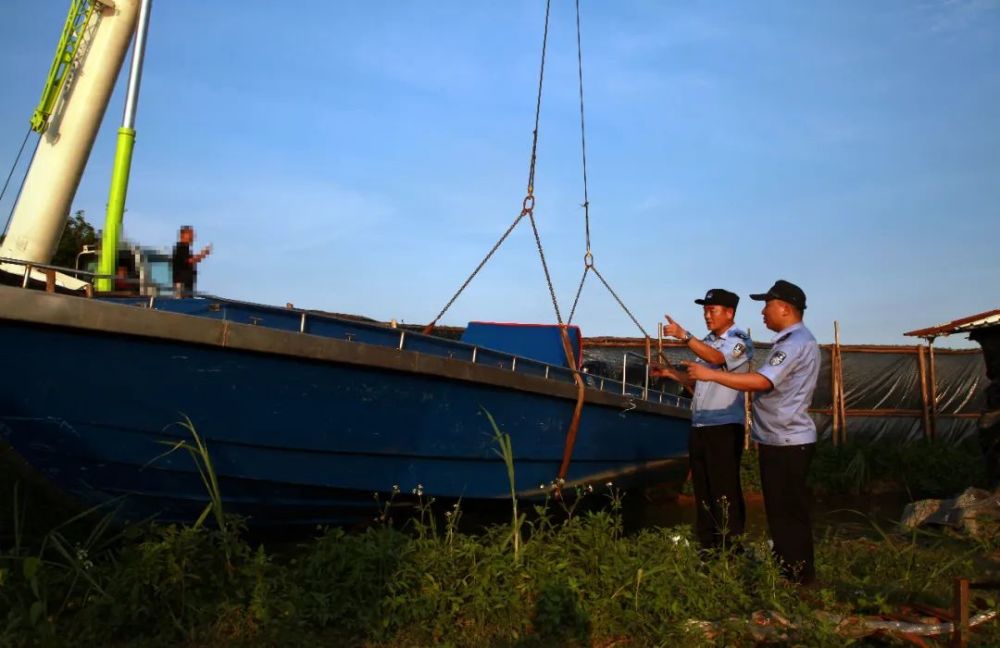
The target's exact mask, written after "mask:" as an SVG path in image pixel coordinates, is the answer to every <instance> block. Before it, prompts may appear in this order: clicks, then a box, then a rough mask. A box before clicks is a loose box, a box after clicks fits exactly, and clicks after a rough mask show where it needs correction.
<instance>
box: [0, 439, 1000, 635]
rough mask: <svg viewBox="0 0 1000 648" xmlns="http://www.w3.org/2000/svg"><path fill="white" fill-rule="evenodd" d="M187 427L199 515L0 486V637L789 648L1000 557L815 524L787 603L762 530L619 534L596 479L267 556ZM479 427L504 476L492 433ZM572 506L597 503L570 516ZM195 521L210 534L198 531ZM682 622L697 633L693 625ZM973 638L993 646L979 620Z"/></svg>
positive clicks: (991, 550) (921, 599)
mask: <svg viewBox="0 0 1000 648" xmlns="http://www.w3.org/2000/svg"><path fill="white" fill-rule="evenodd" d="M188 423H190V422H188ZM187 429H188V431H189V432H190V433H191V434H192V439H193V441H192V442H191V443H189V444H188V445H187V446H186V447H185V446H177V448H176V449H182V448H183V449H185V450H187V451H188V452H191V453H194V454H193V458H195V460H196V462H197V461H204V463H203V464H201V468H202V469H203V472H202V473H201V474H202V476H203V479H205V481H206V487H207V488H208V491H209V494H210V497H209V500H210V505H209V506H211V507H213V508H211V509H206V513H205V515H203V516H202V518H201V520H200V521H199V523H198V524H193V525H190V526H177V525H169V526H157V525H143V526H139V527H125V528H116V527H114V526H113V525H111V524H110V515H105V516H104V517H98V516H96V513H95V512H90V514H89V515H88V516H86V518H85V519H70V520H69V521H68V522H67V523H64V524H60V525H55V526H53V527H52V528H50V529H47V530H45V531H36V530H37V529H40V528H41V527H42V526H44V525H43V524H42V523H39V522H36V521H34V518H37V517H42V518H44V515H45V510H44V506H43V504H41V503H38V502H39V501H40V500H37V499H33V497H34V495H33V494H32V493H24V492H22V490H21V486H20V485H16V486H14V487H12V489H11V490H12V491H13V494H14V496H15V505H14V506H12V507H11V508H12V510H11V511H10V513H13V514H14V517H13V518H12V519H11V523H13V524H16V525H17V526H16V527H15V531H14V533H13V534H7V535H2V536H0V538H2V539H0V646H61V645H114V646H122V645H137V646H139V645H141V646H158V645H162V646H174V645H192V646H202V645H213V646H251V645H253V646H256V645H268V646H285V645H287V646H298V645H308V644H317V645H355V646H367V647H371V648H377V647H383V646H386V647H388V646H422V645H442V646H469V645H481V646H510V647H512V648H513V647H521V648H529V647H533V646H539V647H541V646H546V647H547V646H567V647H568V646H602V647H609V646H612V645H614V646H626V645H627V646H676V645H685V646H688V645H691V646H697V645H733V646H741V645H755V644H756V643H757V641H758V639H757V638H755V635H754V633H753V631H754V628H753V627H752V626H751V625H749V624H748V623H746V621H747V620H748V619H750V618H751V616H752V615H753V614H754V613H755V612H759V611H762V610H763V611H767V612H769V613H771V614H776V615H779V616H780V617H783V618H787V619H789V620H791V622H792V623H793V624H794V626H795V628H794V634H795V637H794V641H795V642H797V643H800V644H802V645H810V646H841V645H844V644H845V643H846V642H847V640H846V639H845V638H844V637H842V636H840V635H838V634H837V633H836V629H835V627H834V626H833V624H831V623H830V622H829V620H827V618H825V617H822V616H817V614H816V611H817V610H823V611H825V612H827V613H830V614H835V615H846V614H858V613H863V614H877V613H885V612H889V611H892V610H894V609H897V608H898V607H899V606H900V605H904V604H914V603H918V604H923V605H930V606H935V607H944V608H947V607H948V606H949V604H950V600H951V587H952V582H953V579H954V578H955V577H959V576H971V575H976V574H981V573H983V572H984V570H985V569H996V567H997V562H998V560H997V559H998V556H1000V539H996V538H993V539H987V540H980V541H971V540H968V539H964V538H960V537H957V536H954V535H950V534H947V533H931V532H918V533H909V534H899V533H895V532H890V531H889V530H886V529H878V528H877V527H876V531H877V533H876V536H875V538H874V539H872V538H858V537H852V536H847V535H843V534H841V533H839V532H838V531H837V530H836V529H834V530H830V531H828V532H827V533H826V535H824V536H823V537H821V538H818V542H817V569H818V577H819V580H820V582H821V583H822V584H823V587H822V589H821V590H819V591H817V592H813V593H812V594H811V595H810V596H808V597H806V596H803V593H802V591H801V590H800V589H799V588H798V587H796V586H794V585H791V584H789V583H788V582H786V581H784V580H783V579H782V578H781V577H780V575H779V570H778V569H777V566H776V565H775V564H774V563H773V562H772V560H771V559H770V553H769V551H768V550H767V545H766V539H765V538H750V539H748V541H747V542H746V543H745V545H744V546H745V547H746V548H747V551H743V552H736V551H732V550H728V551H721V552H717V553H716V554H714V555H711V556H708V557H706V556H703V555H699V552H698V551H697V545H696V542H695V541H694V539H693V538H692V535H691V531H690V529H689V528H688V527H677V528H669V527H647V528H643V529H640V530H638V531H637V532H634V533H626V532H625V531H624V525H623V522H622V518H621V510H622V501H623V498H625V497H628V496H627V495H623V494H622V493H620V492H618V491H617V490H615V489H614V488H613V487H610V486H609V487H605V488H601V489H598V492H589V491H586V490H579V491H573V492H569V491H567V492H565V493H564V498H565V499H563V500H559V501H553V502H552V506H548V505H546V506H540V507H536V510H535V511H534V515H530V516H527V515H525V514H524V512H519V511H518V509H517V508H516V504H517V501H516V498H515V497H512V509H513V510H512V516H511V519H510V521H509V522H507V523H503V524H495V525H493V526H489V527H487V528H486V529H485V530H481V531H478V532H476V533H469V532H467V531H464V530H463V529H462V528H460V520H461V513H462V511H461V507H460V506H459V505H452V506H449V507H447V508H446V510H444V511H440V510H437V509H436V507H435V501H434V499H433V497H431V496H429V495H427V496H425V495H424V494H423V492H422V489H420V491H421V492H419V493H414V495H415V497H416V500H417V507H416V511H417V515H415V516H414V517H411V518H409V519H407V520H405V521H398V520H397V521H394V520H393V519H392V518H391V517H389V516H388V515H387V514H386V512H387V511H388V510H389V507H388V506H386V505H385V503H383V502H373V513H375V514H376V515H378V514H379V513H381V515H378V517H377V519H378V522H377V523H376V524H374V525H373V526H371V527H370V528H367V529H365V530H363V531H358V532H352V533H349V532H347V531H345V530H343V529H338V528H330V529H328V528H317V529H315V530H314V532H313V533H311V534H310V535H309V536H307V537H303V538H300V540H299V541H298V542H297V543H296V544H294V545H293V546H283V547H280V548H270V549H269V548H268V547H266V546H265V545H264V544H262V543H260V542H259V541H258V540H255V539H254V538H253V537H252V536H248V535H247V533H246V532H245V530H244V529H243V528H242V527H241V525H240V522H239V520H237V519H234V518H232V517H228V516H226V515H225V512H224V511H223V510H222V507H221V502H222V493H221V492H220V491H219V488H218V482H217V480H216V479H215V477H214V472H213V471H212V470H211V461H210V454H209V448H207V447H206V446H205V444H204V442H203V441H201V439H200V438H199V437H198V436H197V432H196V431H195V430H194V426H190V427H188V428H187ZM494 431H495V434H496V438H497V444H498V448H499V454H500V455H502V456H503V457H504V458H505V459H504V460H505V463H506V464H507V468H508V471H510V473H511V474H512V473H513V470H514V466H513V461H512V460H511V459H510V458H511V457H512V456H513V449H512V448H511V447H510V443H509V437H506V438H505V435H503V433H501V432H500V431H499V430H498V429H496V428H495V427H494ZM879 456H880V455H879V454H877V453H872V455H871V457H870V458H867V459H866V461H867V462H868V463H867V465H868V466H871V467H872V470H870V471H869V472H868V474H869V475H870V476H871V477H870V479H871V478H873V477H875V476H877V475H879V474H881V473H880V472H879V471H880V470H881V469H880V468H878V466H879V463H878V462H879V461H880V459H878V457H879ZM914 456H919V457H922V458H923V459H922V460H925V459H926V456H925V455H917V454H915V455H914ZM827 459H828V463H827V464H823V463H822V462H818V465H819V466H821V467H822V466H839V465H841V464H839V463H837V462H850V461H852V460H853V457H852V456H851V453H850V451H849V450H848V449H838V450H837V454H831V455H827ZM914 465H919V461H917V462H915V464H914ZM824 470H827V468H823V469H821V470H820V471H819V474H820V476H821V477H822V476H823V475H824ZM906 470H909V468H905V469H900V472H899V473H898V474H902V475H904V476H905V475H907V474H908V473H907V472H906ZM824 479H828V478H826V477H824ZM213 484H214V486H212V485H213ZM937 486H940V482H939V483H938V484H937ZM396 493H397V491H396V490H395V489H394V491H393V497H395V496H396ZM582 499H591V500H594V499H598V500H599V501H602V502H604V506H603V507H595V506H584V507H580V509H579V510H584V509H585V510H586V512H583V513H576V511H577V510H578V509H577V505H578V504H579V503H580V501H581V500H582ZM209 511H211V513H209ZM209 515H212V517H213V518H214V517H215V516H218V518H217V519H216V521H217V522H218V523H217V524H214V525H208V524H203V523H201V522H204V521H205V520H206V519H207V518H208V517H209ZM441 519H443V520H444V522H443V524H439V523H438V522H437V521H438V520H441ZM0 524H4V525H6V524H8V522H7V520H3V521H0ZM512 555H513V556H514V559H513V560H512V559H511V558H512ZM995 594H996V592H988V591H980V592H978V593H977V596H980V597H981V598H982V599H983V600H981V601H979V603H980V604H981V605H984V606H990V607H996V606H997V605H998V601H997V600H996V597H995V596H994V595H995ZM697 621H711V622H713V627H714V628H715V629H714V630H713V632H712V634H711V635H708V634H706V632H705V630H704V629H703V628H702V627H701V626H699V625H697V624H696V623H693V622H697ZM879 641H880V642H881V644H880V645H884V643H886V642H888V643H893V642H897V640H896V639H894V638H892V637H883V638H882V639H880V640H879ZM972 645H983V646H987V645H1000V627H998V624H996V623H993V624H991V625H989V626H987V627H985V628H984V629H983V630H982V631H981V633H980V634H978V635H974V641H973V644H972Z"/></svg>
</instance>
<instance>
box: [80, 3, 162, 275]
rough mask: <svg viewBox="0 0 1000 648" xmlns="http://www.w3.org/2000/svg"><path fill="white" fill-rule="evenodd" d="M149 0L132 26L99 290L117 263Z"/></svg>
mask: <svg viewBox="0 0 1000 648" xmlns="http://www.w3.org/2000/svg"><path fill="white" fill-rule="evenodd" d="M151 4H152V0H142V4H140V5H139V23H138V24H137V25H136V28H135V48H134V49H133V50H132V67H131V69H130V70H129V79H128V91H127V93H126V95H125V114H124V115H123V116H122V127H121V128H119V129H118V143H117V146H116V148H115V166H114V170H113V171H112V172H111V189H110V190H109V192H108V211H107V214H106V215H105V218H104V233H103V234H102V235H101V256H100V259H99V260H98V264H97V272H98V273H99V274H100V275H102V276H101V277H99V278H98V279H97V280H96V281H95V283H94V286H95V288H96V289H97V290H99V291H104V292H107V291H110V290H111V289H112V287H113V286H114V283H113V281H114V280H113V276H114V274H115V270H116V269H117V262H118V241H119V240H120V238H121V229H122V220H123V217H124V215H125V196H126V194H127V193H128V178H129V173H130V172H131V170H132V150H133V149H134V148H135V111H136V107H137V106H138V103H139V84H140V82H141V81H142V61H143V58H144V56H145V54H146V32H147V31H148V28H149V9H150V5H151Z"/></svg>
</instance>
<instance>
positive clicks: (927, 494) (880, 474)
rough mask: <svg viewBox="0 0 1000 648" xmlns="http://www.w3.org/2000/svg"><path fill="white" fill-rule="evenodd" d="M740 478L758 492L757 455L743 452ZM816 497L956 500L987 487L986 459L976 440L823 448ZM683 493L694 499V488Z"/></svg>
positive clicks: (815, 465) (813, 474)
mask: <svg viewBox="0 0 1000 648" xmlns="http://www.w3.org/2000/svg"><path fill="white" fill-rule="evenodd" d="M740 479H741V480H742V483H743V490H744V492H747V493H753V492H760V470H759V468H758V466H757V454H756V453H755V452H753V450H748V451H746V452H744V453H743V461H742V464H741V466H740ZM809 485H810V487H811V488H812V490H813V492H815V493H817V494H820V495H829V494H852V495H861V494H871V493H887V492H895V493H905V494H906V495H908V496H909V497H910V498H912V499H920V498H934V497H953V496H954V495H956V494H957V493H959V492H961V491H962V490H964V489H965V488H967V487H969V486H982V487H985V485H986V470H985V464H984V462H983V454H982V450H981V449H980V447H979V445H978V444H977V443H976V442H975V440H974V439H973V440H969V441H967V442H964V443H961V444H948V443H942V442H934V441H924V440H921V441H915V442H913V443H907V444H900V443H896V442H889V441H877V442H874V443H863V442H852V443H848V444H845V445H842V446H836V447H835V446H834V445H833V444H831V443H829V442H823V443H820V444H819V446H818V447H817V448H816V455H815V457H814V458H813V462H812V466H811V467H810V469H809ZM684 492H685V493H686V494H688V495H690V494H692V489H691V484H690V482H688V483H687V484H685V487H684Z"/></svg>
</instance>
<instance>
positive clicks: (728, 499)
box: [688, 423, 747, 549]
mask: <svg viewBox="0 0 1000 648" xmlns="http://www.w3.org/2000/svg"><path fill="white" fill-rule="evenodd" d="M688 456H689V458H690V462H691V482H692V484H693V485H694V503H695V509H696V510H697V513H696V515H697V517H696V519H695V534H696V535H697V536H698V542H700V543H701V546H702V547H704V548H706V549H713V548H716V547H720V546H722V545H723V544H725V545H726V546H729V545H730V544H731V542H732V540H731V538H732V537H733V536H739V535H743V531H744V528H745V525H746V517H747V515H746V504H745V503H744V502H743V489H742V488H741V487H740V458H741V457H742V456H743V426H742V425H739V424H737V423H733V424H729V425H709V426H704V427H694V426H692V427H691V437H690V441H689V443H688Z"/></svg>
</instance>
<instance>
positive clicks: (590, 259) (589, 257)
mask: <svg viewBox="0 0 1000 648" xmlns="http://www.w3.org/2000/svg"><path fill="white" fill-rule="evenodd" d="M576 62H577V72H578V75H577V76H578V78H579V81H580V150H581V152H582V158H583V205H581V206H582V207H583V226H584V234H585V236H586V244H587V251H586V253H585V254H584V255H583V275H582V276H581V277H580V285H579V286H578V287H577V289H576V297H575V298H574V299H573V307H572V308H571V309H570V311H569V319H568V320H566V323H567V324H569V323H571V322H572V321H573V315H574V314H575V313H576V307H577V305H578V304H579V303H580V294H581V293H582V292H583V284H584V282H586V280H587V273H589V272H593V273H594V275H595V276H597V278H598V279H599V280H600V281H601V283H602V284H604V287H605V288H607V289H608V292H609V293H611V296H612V297H614V298H615V301H616V302H618V305H619V306H621V307H622V310H624V311H625V314H626V315H628V316H629V319H631V320H632V323H633V324H635V325H636V326H637V327H638V328H639V330H640V331H642V334H643V336H645V337H646V338H647V339H649V333H647V332H646V329H644V328H643V327H642V324H640V323H639V320H638V319H636V317H635V315H633V314H632V311H630V310H629V308H628V306H626V305H625V302H623V301H622V299H621V297H619V296H618V293H616V292H615V290H614V288H612V287H611V284H609V283H608V281H607V280H606V279H605V278H604V275H602V274H601V273H600V271H599V270H598V269H597V266H596V265H594V253H593V252H592V251H591V248H590V194H589V193H588V190H587V130H586V127H585V122H584V111H583V46H582V44H581V38H580V0H576Z"/></svg>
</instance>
